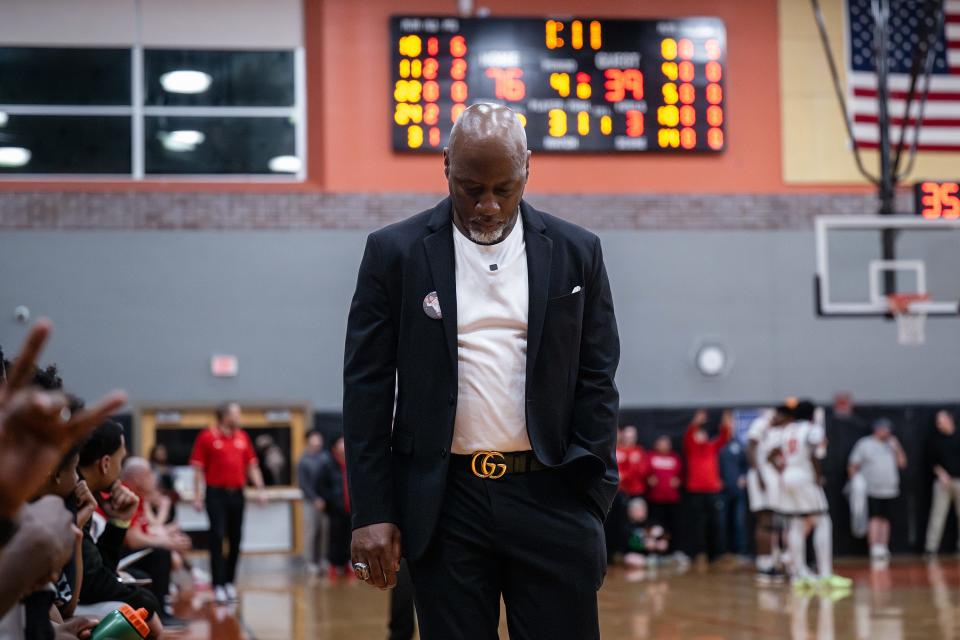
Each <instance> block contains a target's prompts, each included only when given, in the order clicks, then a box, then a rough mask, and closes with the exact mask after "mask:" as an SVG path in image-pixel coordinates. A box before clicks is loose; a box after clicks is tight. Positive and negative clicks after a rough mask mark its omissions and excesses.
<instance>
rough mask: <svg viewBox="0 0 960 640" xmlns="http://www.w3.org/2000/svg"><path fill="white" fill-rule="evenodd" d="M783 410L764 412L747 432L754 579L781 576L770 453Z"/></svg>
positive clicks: (777, 482) (777, 490)
mask: <svg viewBox="0 0 960 640" xmlns="http://www.w3.org/2000/svg"><path fill="white" fill-rule="evenodd" d="M788 419H789V418H787V416H786V414H785V412H784V408H781V409H779V410H777V409H767V410H766V411H764V412H763V413H762V414H761V415H760V416H758V417H757V418H755V419H754V420H753V422H751V423H750V427H749V428H748V429H747V462H748V464H749V465H750V470H749V472H747V499H748V501H749V503H750V511H751V512H752V513H753V514H754V516H755V522H756V525H755V526H756V528H755V530H754V536H755V540H756V548H757V560H756V565H757V579H758V580H759V581H761V582H771V581H775V580H777V579H781V578H782V577H783V573H782V571H780V569H779V565H780V527H778V526H777V525H778V523H777V522H776V521H775V519H776V513H775V512H776V511H777V510H778V508H779V503H780V474H779V473H778V471H777V469H776V468H775V467H774V466H773V465H772V464H771V463H770V460H769V458H770V454H771V452H773V451H774V449H776V448H777V447H779V446H780V435H781V432H782V428H781V427H782V425H783V424H784V423H785V422H786V421H788Z"/></svg>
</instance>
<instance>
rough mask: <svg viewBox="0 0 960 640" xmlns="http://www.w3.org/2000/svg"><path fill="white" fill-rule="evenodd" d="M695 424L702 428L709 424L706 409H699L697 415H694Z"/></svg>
mask: <svg viewBox="0 0 960 640" xmlns="http://www.w3.org/2000/svg"><path fill="white" fill-rule="evenodd" d="M692 422H693V424H695V425H697V426H698V427H701V426H703V425H705V424H706V423H707V411H706V410H705V409H698V410H697V412H696V413H695V414H693V420H692Z"/></svg>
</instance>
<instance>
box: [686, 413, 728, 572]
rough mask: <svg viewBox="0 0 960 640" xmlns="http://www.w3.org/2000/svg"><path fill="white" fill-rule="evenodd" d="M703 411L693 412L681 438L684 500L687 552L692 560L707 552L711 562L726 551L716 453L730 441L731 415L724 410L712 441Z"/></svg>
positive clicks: (720, 483) (720, 482) (720, 485)
mask: <svg viewBox="0 0 960 640" xmlns="http://www.w3.org/2000/svg"><path fill="white" fill-rule="evenodd" d="M706 423H707V412H706V411H704V410H703V409H701V410H699V411H697V413H696V414H694V416H693V421H692V422H691V423H690V426H689V427H687V433H686V434H685V435H684V436H683V453H684V455H685V456H686V458H687V482H686V485H687V501H688V503H689V508H688V517H689V518H690V534H691V535H690V552H691V555H692V556H694V557H696V556H698V555H700V554H702V553H707V554H708V556H709V558H710V559H711V560H713V559H715V558H716V557H717V556H719V555H721V554H722V553H724V552H725V551H726V535H725V527H726V524H725V523H724V518H723V515H724V506H723V495H722V494H721V491H722V490H723V482H722V481H721V480H720V465H719V462H718V454H719V452H720V449H722V448H723V446H724V445H725V444H727V442H729V441H730V437H731V435H732V433H731V432H732V429H733V426H732V425H733V416H732V414H731V413H730V412H729V411H725V412H724V414H723V418H722V419H721V421H720V434H719V435H718V436H717V437H715V438H713V439H712V440H711V439H710V437H709V436H708V435H707V432H706V429H705V428H704V427H705V426H706Z"/></svg>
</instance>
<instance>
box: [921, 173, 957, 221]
mask: <svg viewBox="0 0 960 640" xmlns="http://www.w3.org/2000/svg"><path fill="white" fill-rule="evenodd" d="M913 195H914V202H915V204H916V209H915V213H916V214H917V215H919V216H923V217H924V218H927V219H928V220H937V219H945V220H957V219H960V184H958V183H956V182H937V181H933V180H927V181H924V182H918V183H916V184H915V185H914V186H913Z"/></svg>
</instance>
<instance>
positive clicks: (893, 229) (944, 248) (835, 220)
mask: <svg viewBox="0 0 960 640" xmlns="http://www.w3.org/2000/svg"><path fill="white" fill-rule="evenodd" d="M885 232H890V233H893V234H894V241H893V252H892V255H887V256H884V255H883V248H882V247H883V236H884V233H885ZM816 261H817V263H816V270H817V271H816V311H817V313H818V315H820V316H823V317H841V318H842V317H870V316H880V317H889V315H890V303H889V301H888V298H887V296H888V294H891V293H901V294H927V295H928V296H929V299H927V300H923V301H918V302H913V303H911V305H910V310H911V311H913V312H918V313H924V314H926V315H927V316H957V315H960V220H947V219H936V220H928V219H925V218H922V217H920V216H904V215H896V216H820V217H819V218H817V220H816ZM888 272H889V273H892V274H893V277H892V278H891V280H892V283H893V290H889V289H887V288H886V287H885V279H886V278H885V274H886V273H888Z"/></svg>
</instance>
